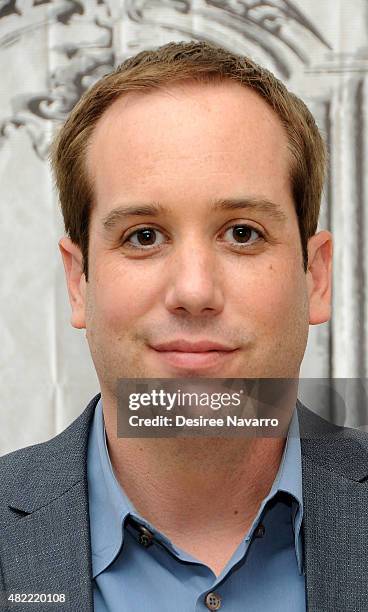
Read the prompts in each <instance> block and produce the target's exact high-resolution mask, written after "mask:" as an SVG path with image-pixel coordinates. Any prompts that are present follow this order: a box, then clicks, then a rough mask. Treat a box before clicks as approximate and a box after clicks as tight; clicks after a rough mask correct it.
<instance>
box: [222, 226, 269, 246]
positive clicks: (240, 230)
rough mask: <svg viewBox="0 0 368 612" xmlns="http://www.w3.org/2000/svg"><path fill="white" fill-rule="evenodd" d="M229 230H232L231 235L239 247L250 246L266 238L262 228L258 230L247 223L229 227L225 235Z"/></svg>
mask: <svg viewBox="0 0 368 612" xmlns="http://www.w3.org/2000/svg"><path fill="white" fill-rule="evenodd" d="M228 232H230V236H231V237H232V238H234V239H235V242H236V246H238V247H248V246H251V245H253V244H254V243H255V242H258V241H260V240H264V235H263V234H262V232H261V231H260V230H257V229H255V228H254V227H252V226H251V225H246V224H244V223H242V224H237V225H232V226H231V227H228V228H227V230H226V231H225V233H224V236H226V234H228ZM252 238H253V239H252Z"/></svg>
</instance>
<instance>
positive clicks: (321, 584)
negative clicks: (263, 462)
mask: <svg viewBox="0 0 368 612" xmlns="http://www.w3.org/2000/svg"><path fill="white" fill-rule="evenodd" d="M99 397H100V396H99V395H97V396H96V397H94V398H93V399H92V401H91V402H90V403H89V404H88V406H87V408H86V409H85V410H84V412H83V413H82V415H81V416H80V417H78V418H77V419H76V420H75V421H74V422H73V423H72V424H71V425H70V426H69V427H68V428H67V429H66V430H65V431H63V432H62V433H61V434H59V435H58V436H56V437H55V438H53V439H52V440H50V441H48V442H45V443H43V444H37V445H35V446H31V447H28V448H25V449H21V450H18V451H15V452H14V453H10V454H9V455H5V456H4V457H1V458H0V592H1V594H2V597H3V599H2V607H1V604H0V609H2V610H7V609H8V608H7V604H6V602H5V597H4V591H5V590H6V593H7V594H9V593H21V594H22V593H25V594H32V593H44V594H51V595H52V594H62V593H64V594H65V596H66V602H65V603H49V604H47V603H38V604H37V603H33V604H30V603H23V604H22V603H21V604H18V605H17V606H15V605H14V604H13V605H11V606H10V607H9V610H27V612H28V611H29V610H33V611H43V612H48V611H51V610H52V611H55V610H63V611H64V612H87V611H88V612H90V611H92V610H93V597H92V573H91V550H90V541H89V520H88V496H87V473H86V457H87V442H88V432H89V428H90V423H91V418H92V416H93V411H94V408H95V406H96V404H97V401H98V399H99ZM298 415H299V424H300V431H301V448H302V469H303V499H304V513H305V514H304V521H303V537H304V555H305V559H304V563H305V572H306V592H307V607H308V611H309V612H350V611H351V612H363V611H364V612H368V511H367V510H368V503H367V502H368V483H367V480H368V434H365V433H362V432H360V431H358V430H352V429H347V428H339V427H336V426H333V425H331V424H330V423H327V422H326V421H323V420H322V419H320V418H319V417H318V416H316V415H315V414H314V413H312V412H311V411H310V410H308V409H307V408H305V406H303V405H302V404H301V403H300V402H298ZM316 432H318V435H317V436H316ZM285 597H286V598H287V593H285ZM122 612H124V611H122ZM126 612H129V610H127V611H126ZM239 612H240V611H239Z"/></svg>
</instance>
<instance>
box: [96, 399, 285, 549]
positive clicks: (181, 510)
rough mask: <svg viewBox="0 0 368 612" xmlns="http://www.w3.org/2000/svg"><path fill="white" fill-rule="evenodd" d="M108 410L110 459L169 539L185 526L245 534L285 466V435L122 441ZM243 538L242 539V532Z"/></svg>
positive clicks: (128, 490) (146, 513)
mask: <svg viewBox="0 0 368 612" xmlns="http://www.w3.org/2000/svg"><path fill="white" fill-rule="evenodd" d="M103 405H104V418H105V426H106V434H107V441H108V450H109V455H110V460H111V463H112V466H113V469H114V473H115V475H116V478H117V480H118V481H119V483H120V484H121V486H122V487H123V489H124V491H125V492H126V494H127V495H128V497H129V498H130V500H131V501H132V502H133V504H134V506H135V508H136V509H137V511H138V512H139V513H140V514H141V516H143V517H144V518H145V519H146V520H147V521H149V522H151V523H152V524H153V525H154V526H155V527H156V528H157V529H159V530H160V531H162V532H163V533H165V534H166V535H168V536H169V537H170V535H172V534H177V533H178V532H179V531H182V530H183V529H184V527H185V530H186V531H187V533H188V534H189V533H190V534H191V537H194V536H195V535H197V534H199V533H202V532H203V529H204V527H205V528H206V530H208V529H216V532H217V533H221V532H223V533H225V532H229V531H231V530H232V531H233V532H234V530H235V531H237V530H238V531H239V534H240V533H243V532H244V530H245V529H247V528H248V527H249V526H250V525H251V523H252V521H253V519H254V517H255V515H256V513H257V510H258V508H259V505H260V503H261V502H262V500H263V498H264V497H265V496H266V495H267V493H268V492H269V490H270V488H271V486H272V483H273V481H274V479H275V476H276V473H277V470H278V468H279V465H280V461H281V456H282V452H283V449H284V445H285V439H284V438H210V437H203V438H158V439H152V438H139V439H132V438H129V439H128V438H125V439H124V438H117V436H116V426H115V423H116V416H115V412H114V410H109V407H108V406H105V404H103ZM243 535H244V534H243Z"/></svg>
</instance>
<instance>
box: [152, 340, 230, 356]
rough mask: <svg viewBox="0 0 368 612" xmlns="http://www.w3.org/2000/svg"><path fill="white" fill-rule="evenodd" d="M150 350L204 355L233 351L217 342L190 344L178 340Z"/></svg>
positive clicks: (161, 344)
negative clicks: (206, 353)
mask: <svg viewBox="0 0 368 612" xmlns="http://www.w3.org/2000/svg"><path fill="white" fill-rule="evenodd" d="M152 348H153V349H155V350H156V351H160V352H166V351H176V352H182V353H205V352H207V351H226V352H229V351H233V350H235V348H234V347H230V346H228V345H225V344H221V343H219V342H214V341H212V340H198V341H197V342H190V341H189V340H184V339H178V340H171V341H169V342H161V343H160V344H155V345H152Z"/></svg>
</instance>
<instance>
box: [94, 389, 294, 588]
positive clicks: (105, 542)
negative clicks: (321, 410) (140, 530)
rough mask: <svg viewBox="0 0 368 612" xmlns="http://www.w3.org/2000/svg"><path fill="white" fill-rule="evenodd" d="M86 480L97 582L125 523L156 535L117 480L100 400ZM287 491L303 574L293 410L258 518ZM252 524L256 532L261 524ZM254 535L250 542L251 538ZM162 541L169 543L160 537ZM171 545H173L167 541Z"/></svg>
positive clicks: (112, 556)
mask: <svg viewBox="0 0 368 612" xmlns="http://www.w3.org/2000/svg"><path fill="white" fill-rule="evenodd" d="M87 479H88V498H89V517H90V525H91V529H90V531H91V551H92V575H93V578H95V577H96V576H97V575H98V574H100V573H101V572H103V571H104V569H106V567H107V566H108V565H110V563H111V562H112V561H113V560H114V559H115V557H116V556H117V555H118V553H119V551H120V549H121V546H122V544H123V539H124V522H125V520H126V519H127V517H128V516H129V515H130V516H132V517H134V518H135V519H136V520H138V521H139V522H140V523H141V524H142V525H145V526H147V527H148V529H150V531H155V530H154V529H152V526H151V525H149V524H148V523H147V522H146V521H145V520H144V519H143V518H142V517H141V516H140V515H139V514H138V512H137V510H136V509H135V507H134V505H133V504H132V502H131V501H130V499H129V498H128V497H127V495H126V494H125V493H124V490H123V489H122V487H121V486H120V484H119V483H118V481H117V480H116V477H115V474H114V472H113V469H112V465H111V462H110V457H109V453H108V450H107V443H106V433H105V425H104V419H103V411H102V400H101V398H100V399H99V401H98V403H97V405H96V408H95V413H94V417H93V420H92V425H91V430H90V435H89V443H88V456H87ZM278 491H284V492H286V493H288V494H289V495H291V496H292V498H293V505H292V519H293V529H294V535H295V554H296V558H297V563H298V568H299V572H300V573H301V572H302V541H301V523H302V518H303V496H302V469H301V450H300V438H299V424H298V415H297V411H296V409H295V410H294V413H293V416H292V419H291V422H290V426H289V430H288V436H287V440H286V444H285V449H284V452H283V456H282V459H281V463H280V467H279V470H278V472H277V475H276V478H275V480H274V483H273V485H272V487H271V490H270V492H269V494H268V495H267V497H266V498H265V499H264V500H263V502H262V504H261V506H260V509H259V512H258V515H257V519H258V517H260V515H261V513H262V511H263V509H264V507H265V506H266V504H267V503H268V502H269V501H270V500H271V499H272V498H273V497H274V496H275V495H276V494H277V492H278ZM257 519H256V520H255V521H254V523H253V529H252V531H253V530H254V529H255V528H256V526H257V524H258V520H257ZM252 531H251V532H250V533H249V534H248V538H250V537H251V536H252ZM160 537H161V539H163V540H166V538H165V537H163V536H162V534H161V536H160ZM167 543H168V544H171V543H170V542H169V540H167Z"/></svg>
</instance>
